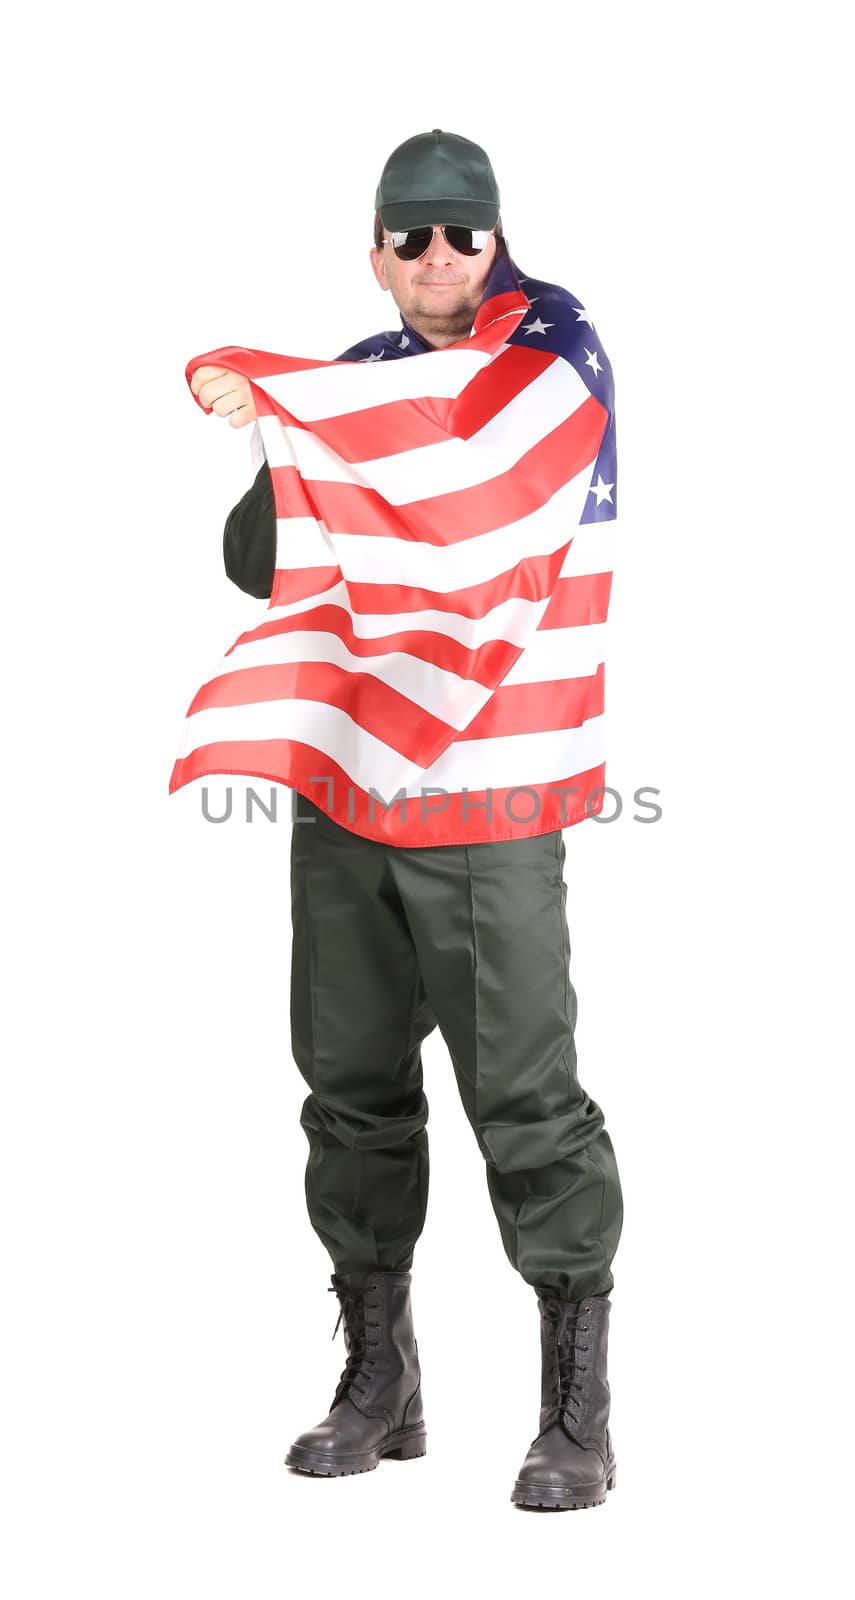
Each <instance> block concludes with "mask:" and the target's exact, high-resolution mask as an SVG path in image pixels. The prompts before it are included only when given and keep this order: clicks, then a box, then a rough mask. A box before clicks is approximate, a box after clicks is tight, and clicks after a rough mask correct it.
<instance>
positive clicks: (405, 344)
mask: <svg viewBox="0 0 855 1600" xmlns="http://www.w3.org/2000/svg"><path fill="white" fill-rule="evenodd" d="M409 343H410V341H409V339H408V338H407V335H406V334H405V333H402V334H401V342H400V344H399V345H398V349H399V350H406V349H407V347H408V345H409Z"/></svg>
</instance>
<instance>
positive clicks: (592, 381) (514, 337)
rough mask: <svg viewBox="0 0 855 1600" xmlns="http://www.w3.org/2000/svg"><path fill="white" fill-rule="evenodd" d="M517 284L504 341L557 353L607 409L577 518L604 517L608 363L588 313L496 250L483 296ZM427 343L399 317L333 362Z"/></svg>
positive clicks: (613, 473)
mask: <svg viewBox="0 0 855 1600" xmlns="http://www.w3.org/2000/svg"><path fill="white" fill-rule="evenodd" d="M517 289H522V291H523V293H524V294H525V296H526V298H527V300H528V302H529V305H530V307H531V311H530V312H526V314H525V316H524V317H523V319H522V321H521V322H520V324H519V326H518V328H517V329H516V331H515V332H514V333H512V334H511V336H510V338H509V339H508V340H507V343H508V344H509V345H536V346H537V348H538V349H542V350H549V351H550V352H551V353H553V354H555V355H558V356H562V357H563V358H564V360H565V361H568V362H569V363H570V365H571V366H572V367H573V368H574V369H575V371H576V372H577V373H578V374H579V377H580V378H581V379H582V382H583V383H584V384H585V386H586V388H587V389H588V391H589V393H590V394H592V395H593V396H594V399H595V400H599V402H600V404H601V405H602V406H604V407H605V409H606V411H607V412H608V419H609V420H608V422H607V424H606V431H605V433H604V435H603V440H602V444H601V445H600V449H599V453H598V455H597V459H596V461H595V462H594V466H593V471H592V474H591V487H590V488H589V490H588V500H587V504H586V506H585V510H584V511H583V513H582V516H581V518H580V521H581V522H582V523H586V522H609V521H611V520H612V518H613V517H615V516H616V515H617V445H616V440H615V411H614V382H613V379H612V369H611V363H610V361H609V358H608V356H607V355H606V353H605V350H604V349H603V346H602V344H601V342H600V340H599V337H598V335H597V330H596V328H595V327H594V323H593V320H592V318H591V317H590V316H589V315H588V312H587V311H586V310H585V307H584V306H583V305H582V304H581V301H579V300H576V299H575V297H574V296H573V295H572V294H570V293H569V292H568V290H566V289H562V288H561V287H560V286H559V285H558V284H556V283H545V282H544V281H543V280H542V279H540V278H528V277H525V276H524V275H523V274H522V273H521V272H520V271H519V270H518V268H517V267H516V265H515V263H514V262H513V260H512V259H511V256H510V255H509V253H508V251H507V249H502V250H500V251H499V252H498V253H497V255H496V259H495V261H494V262H493V265H492V267H491V269H490V273H489V275H488V277H487V281H486V283H485V285H484V294H483V297H482V298H483V299H484V300H489V299H490V298H491V297H492V296H493V295H499V294H508V293H511V292H513V291H514V290H517ZM432 348H433V346H432V345H429V344H427V343H426V341H425V340H424V339H422V338H420V336H419V334H417V333H416V331H415V329H414V328H411V327H410V324H409V323H408V322H407V321H406V320H405V318H404V317H403V316H402V317H401V326H400V328H397V329H392V330H390V331H389V332H387V333H376V334H374V336H373V337H372V338H370V339H362V340H361V341H360V343H359V344H353V345H351V346H350V348H349V349H348V350H345V351H344V352H343V353H342V355H340V356H336V358H335V359H336V360H337V361H364V362H369V361H396V360H398V358H399V357H400V356H415V355H423V354H425V353H426V352H427V351H429V350H431V349H432Z"/></svg>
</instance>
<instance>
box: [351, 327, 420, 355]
mask: <svg viewBox="0 0 855 1600" xmlns="http://www.w3.org/2000/svg"><path fill="white" fill-rule="evenodd" d="M409 343H410V341H409V339H408V338H407V335H406V334H405V333H404V331H403V329H402V328H393V329H389V331H388V332H386V333H375V334H372V335H371V337H370V338H368V339H360V341H359V343H358V344H352V345H350V347H349V348H348V349H347V350H343V351H342V353H341V355H340V356H336V357H335V359H336V361H390V360H391V361H394V360H395V359H396V358H397V357H398V356H404V355H406V353H407V347H408V345H409Z"/></svg>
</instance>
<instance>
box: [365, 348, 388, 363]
mask: <svg viewBox="0 0 855 1600" xmlns="http://www.w3.org/2000/svg"><path fill="white" fill-rule="evenodd" d="M362 360H363V362H365V361H382V360H383V351H382V350H378V351H377V354H376V355H373V356H363V357H362Z"/></svg>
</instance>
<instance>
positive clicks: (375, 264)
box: [369, 245, 389, 289]
mask: <svg viewBox="0 0 855 1600" xmlns="http://www.w3.org/2000/svg"><path fill="white" fill-rule="evenodd" d="M369 258H370V261H371V270H372V272H373V273H374V276H375V278H376V279H377V282H378V283H379V285H380V288H381V289H388V288H389V280H388V278H387V277H386V252H385V250H384V249H383V247H382V245H381V247H380V249H379V250H378V248H377V246H376V245H374V246H373V247H372V249H371V250H370V251H369Z"/></svg>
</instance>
